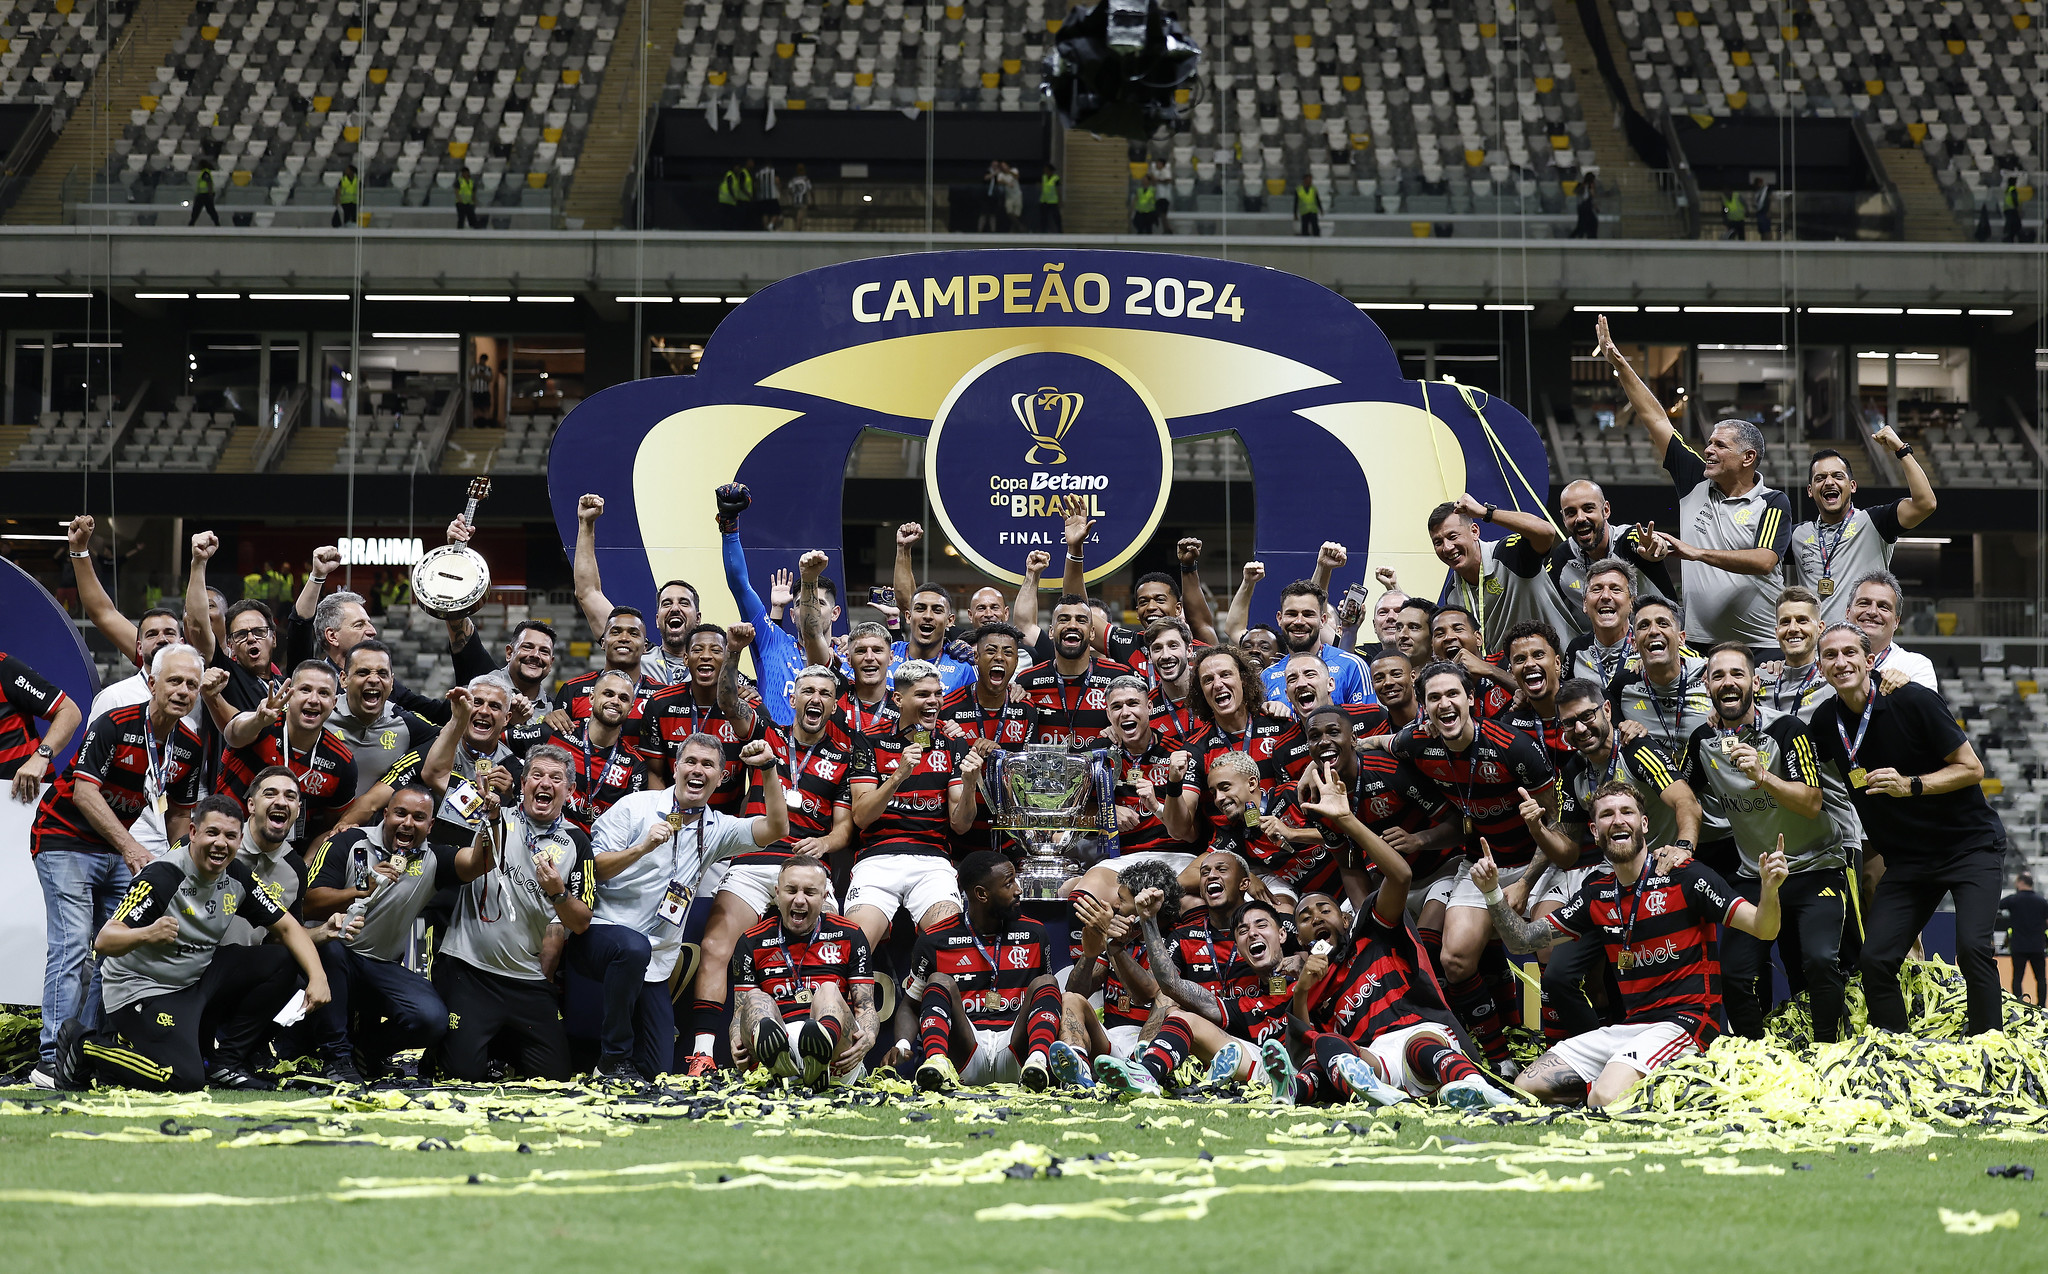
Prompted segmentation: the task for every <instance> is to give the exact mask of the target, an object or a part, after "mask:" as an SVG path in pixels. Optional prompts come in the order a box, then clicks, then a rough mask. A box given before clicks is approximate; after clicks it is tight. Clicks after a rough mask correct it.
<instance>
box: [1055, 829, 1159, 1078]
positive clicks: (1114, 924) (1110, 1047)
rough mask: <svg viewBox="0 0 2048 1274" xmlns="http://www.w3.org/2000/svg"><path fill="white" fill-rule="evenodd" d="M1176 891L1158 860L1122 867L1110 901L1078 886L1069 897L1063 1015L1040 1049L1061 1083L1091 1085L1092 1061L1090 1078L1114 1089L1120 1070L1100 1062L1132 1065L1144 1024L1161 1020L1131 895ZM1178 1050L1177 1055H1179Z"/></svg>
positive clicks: (1142, 1042) (1140, 1046)
mask: <svg viewBox="0 0 2048 1274" xmlns="http://www.w3.org/2000/svg"><path fill="white" fill-rule="evenodd" d="M1179 892H1180V890H1179V887H1178V886H1177V885H1176V884H1175V881H1174V871H1173V868H1171V867H1169V866H1167V865H1166V864H1165V863H1163V862H1139V863H1134V864H1132V865H1131V866H1130V867H1129V868H1127V869H1125V870H1124V871H1123V873H1122V875H1121V877H1120V878H1119V879H1118V882H1117V886H1116V892H1115V894H1114V895H1113V897H1114V901H1113V902H1111V903H1108V904H1105V903H1104V902H1103V901H1102V900H1101V899H1100V898H1098V897H1096V896H1095V895H1094V894H1092V893H1089V892H1087V891H1086V890H1076V891H1073V892H1072V893H1071V894H1070V895H1069V896H1070V897H1071V898H1072V899H1073V903H1074V923H1075V925H1076V926H1077V928H1078V930H1079V933H1080V941H1079V942H1078V943H1076V944H1075V946H1074V948H1073V952H1072V954H1073V958H1074V960H1073V965H1072V967H1070V968H1069V969H1068V970H1067V972H1066V983H1065V985H1066V994H1065V999H1064V1003H1065V1005H1066V1013H1065V1017H1064V1018H1063V1019H1062V1021H1061V1023H1060V1038H1059V1040H1058V1042H1056V1043H1055V1044H1054V1045H1053V1048H1052V1051H1051V1052H1050V1054H1048V1057H1049V1060H1050V1062H1051V1065H1052V1069H1053V1075H1054V1077H1055V1078H1057V1079H1058V1080H1059V1081H1060V1082H1061V1083H1062V1084H1065V1085H1067V1086H1069V1087H1084V1088H1085V1087H1092V1086H1093V1085H1092V1084H1091V1083H1090V1082H1089V1074H1088V1069H1089V1068H1090V1066H1091V1064H1092V1066H1093V1069H1094V1072H1095V1073H1094V1078H1095V1079H1102V1078H1104V1077H1105V1076H1108V1077H1109V1083H1110V1087H1111V1088H1113V1089H1114V1088H1119V1087H1121V1085H1120V1084H1118V1082H1117V1080H1116V1075H1117V1074H1119V1073H1120V1072H1117V1071H1115V1070H1114V1068H1112V1069H1111V1070H1109V1071H1105V1070H1104V1069H1103V1068H1102V1066H1101V1062H1102V1060H1103V1059H1105V1058H1108V1059H1110V1060H1111V1061H1120V1062H1130V1063H1132V1064H1133V1065H1136V1063H1137V1057H1138V1054H1139V1052H1140V1051H1142V1049H1143V1048H1144V1046H1145V1044H1146V1043H1147V1042H1148V1041H1147V1040H1146V1039H1145V1038H1144V1036H1145V1033H1146V1031H1147V1028H1148V1027H1150V1026H1151V1025H1152V1023H1153V1022H1154V1020H1155V1019H1157V1020H1161V1021H1163V1019H1164V1016H1165V1006H1164V1005H1163V1004H1161V1003H1160V1001H1159V985H1158V983H1157V982H1156V981H1155V980H1154V979H1153V976H1152V971H1151V969H1150V968H1149V967H1148V966H1149V965H1150V963H1151V961H1150V959H1149V958H1148V956H1147V954H1146V951H1145V945H1144V940H1143V937H1142V935H1141V934H1140V933H1139V931H1138V923H1137V898H1138V896H1139V895H1140V894H1153V895H1159V896H1162V897H1164V896H1165V895H1166V894H1169V893H1171V894H1173V895H1175V896H1176V901H1177V900H1178V898H1177V896H1178V894H1179ZM1168 905H1169V906H1171V905H1172V904H1168ZM1166 923H1167V925H1168V926H1169V927H1171V925H1172V924H1173V915H1172V914H1171V913H1169V914H1167V916H1166ZM1186 1056H1187V1054H1186V1053H1182V1054H1181V1058H1182V1060H1185V1058H1186ZM1178 1064H1179V1063H1178V1062H1176V1063H1175V1065H1178ZM1169 1073H1170V1072H1169Z"/></svg>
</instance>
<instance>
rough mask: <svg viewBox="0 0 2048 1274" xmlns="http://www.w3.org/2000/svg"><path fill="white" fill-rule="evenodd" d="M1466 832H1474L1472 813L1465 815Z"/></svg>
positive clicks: (1468, 833) (1469, 833)
mask: <svg viewBox="0 0 2048 1274" xmlns="http://www.w3.org/2000/svg"><path fill="white" fill-rule="evenodd" d="M1465 834H1466V835H1467V836H1470V835H1471V834H1472V816H1471V815H1470V814H1467V815H1466V816H1465Z"/></svg>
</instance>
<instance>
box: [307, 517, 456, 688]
mask: <svg viewBox="0 0 2048 1274" xmlns="http://www.w3.org/2000/svg"><path fill="white" fill-rule="evenodd" d="M340 569H341V550H340V549H338V548H336V547H334V546H333V545H332V544H325V545H322V546H321V547H319V548H316V549H314V550H313V562H312V565H311V566H310V567H309V568H308V569H307V571H306V582H305V584H304V586H303V587H301V588H300V589H299V596H298V600H296V601H295V602H293V603H292V609H291V612H290V613H289V614H288V615H287V616H286V617H285V628H284V661H285V665H286V666H287V667H291V668H297V667H298V666H299V665H300V664H302V663H304V662H306V661H307V660H308V659H324V660H326V661H327V663H328V664H329V665H331V666H332V667H333V669H334V675H335V676H337V677H339V676H341V674H342V665H343V664H344V663H345V662H346V661H347V656H348V652H349V650H350V649H351V648H352V647H353V646H354V645H355V644H356V643H357V642H359V641H366V640H368V639H369V638H372V637H375V636H376V635H377V626H376V625H375V624H373V623H371V622H370V612H369V609H368V604H367V603H366V602H365V601H364V600H363V598H362V596H361V595H360V594H358V593H351V592H349V591H348V590H347V589H337V590H335V591H334V592H332V593H328V594H327V595H326V596H324V597H323V596H321V592H322V590H323V589H325V588H326V586H327V577H328V576H329V575H331V574H333V573H334V572H335V571H338V570H340ZM390 698H391V702H393V703H395V704H397V705H398V706H399V707H401V708H406V709H409V710H410V711H413V712H416V713H418V714H419V715H420V716H422V717H425V718H426V719H427V720H429V721H431V722H433V723H435V724H436V725H439V724H442V723H443V722H446V721H447V720H448V704H447V703H446V701H444V700H440V699H430V698H428V697H427V696H425V695H423V694H421V693H419V692H418V691H416V690H412V689H410V688H408V687H407V686H406V685H405V684H404V683H403V682H395V683H393V684H392V687H391V695H390Z"/></svg>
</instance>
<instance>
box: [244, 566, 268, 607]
mask: <svg viewBox="0 0 2048 1274" xmlns="http://www.w3.org/2000/svg"><path fill="white" fill-rule="evenodd" d="M242 596H243V597H245V598H247V599H248V600H250V601H252V602H266V601H269V600H270V586H269V584H268V583H266V582H265V581H264V578H263V572H262V571H250V572H249V573H248V574H247V575H244V576H243V577H242Z"/></svg>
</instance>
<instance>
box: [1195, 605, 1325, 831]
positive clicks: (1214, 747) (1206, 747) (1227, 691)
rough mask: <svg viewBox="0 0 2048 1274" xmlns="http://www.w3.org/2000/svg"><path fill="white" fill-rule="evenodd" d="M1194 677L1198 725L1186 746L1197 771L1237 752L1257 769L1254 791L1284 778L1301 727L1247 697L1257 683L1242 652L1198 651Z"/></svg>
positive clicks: (1230, 649)
mask: <svg viewBox="0 0 2048 1274" xmlns="http://www.w3.org/2000/svg"><path fill="white" fill-rule="evenodd" d="M1194 681H1195V690H1194V696H1195V703H1194V708H1195V719H1196V720H1197V721H1199V722H1200V723H1201V729H1200V732H1199V733H1198V734H1197V736H1196V737H1195V738H1194V739H1192V740H1190V744H1191V746H1190V747H1189V749H1188V750H1189V751H1190V752H1192V753H1193V754H1194V757H1195V765H1196V768H1197V771H1198V772H1199V773H1201V774H1205V775H1206V774H1207V773H1209V771H1210V769H1211V768H1213V767H1214V765H1215V763H1216V760H1217V758H1218V757H1220V756H1222V755H1223V754H1224V753H1226V752H1239V753H1242V754H1244V755H1245V756H1247V757H1249V758H1250V759H1251V761H1252V762H1253V764H1254V765H1255V766H1256V767H1257V769H1258V772H1259V783H1258V786H1259V795H1260V796H1263V795H1264V793H1265V792H1266V791H1268V790H1270V789H1271V788H1272V787H1274V786H1275V785H1276V784H1279V783H1282V782H1285V781H1286V778H1287V774H1286V771H1285V762H1286V760H1287V759H1288V757H1289V755H1290V753H1289V751H1288V750H1289V748H1290V747H1291V746H1292V745H1293V744H1295V743H1297V742H1298V741H1299V738H1300V733H1301V732H1300V730H1299V729H1298V728H1297V727H1296V725H1295V723H1294V721H1293V719H1292V718H1289V717H1283V716H1276V715H1274V714H1273V713H1271V712H1269V711H1267V709H1266V706H1265V704H1264V703H1263V702H1259V701H1255V700H1254V699H1253V698H1252V696H1253V695H1254V694H1255V693H1257V692H1258V691H1259V690H1260V689H1261V688H1262V687H1261V686H1260V683H1259V679H1258V674H1257V673H1256V671H1255V670H1254V669H1253V668H1252V664H1251V660H1250V659H1249V658H1248V657H1247V656H1246V654H1245V653H1244V652H1243V651H1242V650H1240V649H1239V648H1237V647H1235V646H1218V647H1216V648H1215V649H1214V650H1207V651H1204V652H1202V654H1201V655H1200V656H1199V657H1198V658H1197V659H1196V660H1195V671H1194ZM1212 821H1213V820H1212Z"/></svg>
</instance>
